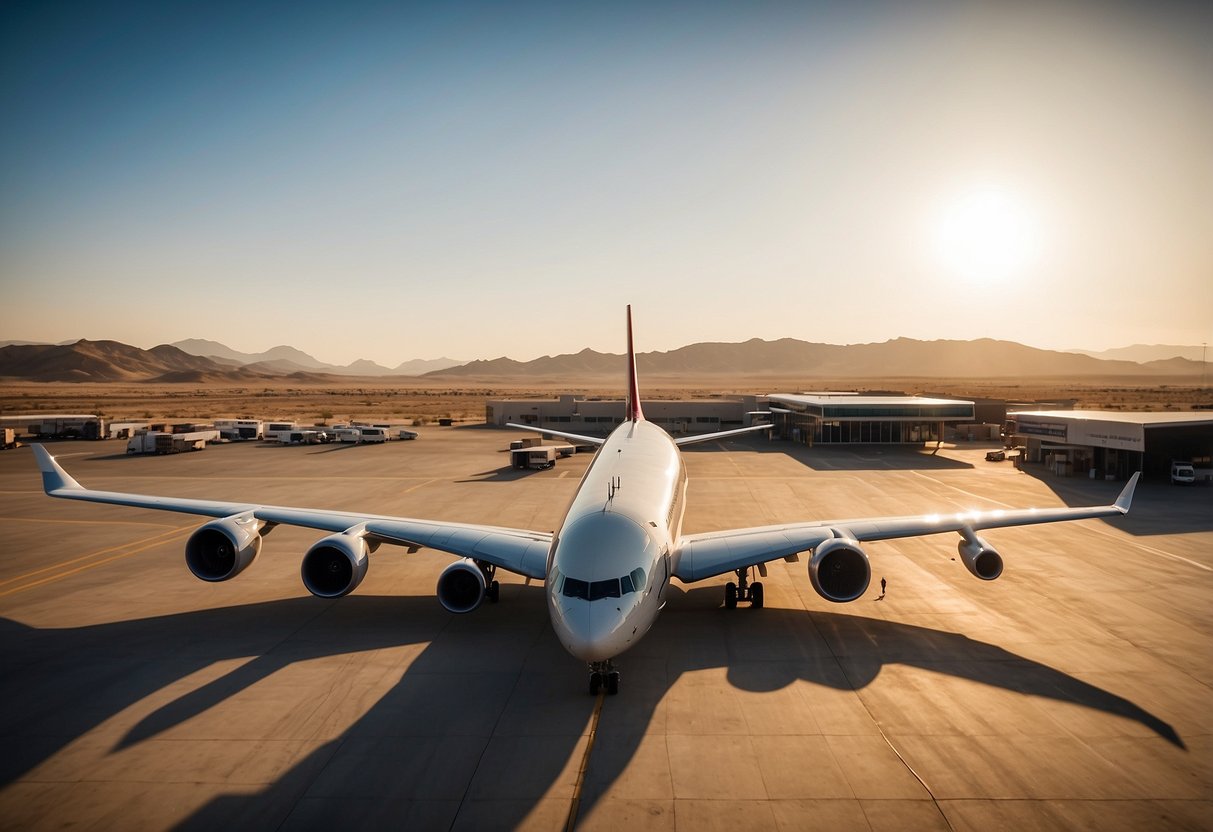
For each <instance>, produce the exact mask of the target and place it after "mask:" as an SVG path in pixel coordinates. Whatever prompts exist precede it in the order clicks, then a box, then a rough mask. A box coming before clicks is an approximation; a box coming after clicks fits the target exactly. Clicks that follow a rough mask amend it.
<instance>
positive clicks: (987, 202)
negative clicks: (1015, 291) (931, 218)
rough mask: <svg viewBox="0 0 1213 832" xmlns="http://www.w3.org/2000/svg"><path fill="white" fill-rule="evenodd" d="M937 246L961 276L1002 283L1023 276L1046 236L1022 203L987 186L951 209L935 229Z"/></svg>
mask: <svg viewBox="0 0 1213 832" xmlns="http://www.w3.org/2000/svg"><path fill="white" fill-rule="evenodd" d="M935 246H936V249H937V251H938V254H939V256H940V259H941V260H942V261H943V263H944V265H945V266H947V268H948V270H949V271H951V272H953V273H955V274H956V275H957V276H958V277H961V278H963V279H965V280H968V281H974V282H982V283H984V282H993V281H997V282H1001V281H1006V280H1009V279H1011V278H1014V277H1016V276H1019V275H1021V274H1022V273H1023V272H1024V271H1025V270H1026V269H1027V267H1028V266H1030V265H1031V264H1032V263H1033V261H1034V260H1035V259H1036V257H1037V255H1038V254H1039V248H1040V235H1039V231H1038V227H1037V223H1036V222H1035V218H1034V217H1033V215H1032V212H1031V211H1030V209H1029V208H1028V206H1027V204H1026V203H1025V202H1024V201H1023V200H1022V199H1021V198H1019V197H1017V196H1016V195H1015V194H1013V193H1012V192H1010V191H1008V190H1005V189H1001V188H993V187H984V188H978V189H974V190H970V191H968V192H966V193H963V194H961V195H960V196H958V197H957V198H955V199H954V200H952V201H951V202H950V203H949V204H948V205H947V206H946V207H945V209H944V210H943V212H942V214H941V216H940V218H939V220H938V222H937V224H936V227H935Z"/></svg>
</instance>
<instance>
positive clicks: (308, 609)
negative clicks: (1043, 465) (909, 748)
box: [0, 584, 1184, 829]
mask: <svg viewBox="0 0 1213 832" xmlns="http://www.w3.org/2000/svg"><path fill="white" fill-rule="evenodd" d="M716 596H717V588H715V587H712V588H706V589H704V590H693V591H690V592H683V591H681V590H679V589H677V588H676V587H671V590H670V598H669V609H668V610H667V611H666V613H665V614H664V615H663V617H662V619H661V620H660V621H659V622H658V625H657V627H655V628H654V630H653V632H652V633H650V635H649V637H648V638H647V639H646V640H645V641H644V642H642V643H641V645H639V646H638V647H637V648H634V650H633V651H632V652H629V653H628V654H626V655H625V656H624V657H623V659H621V662H620V666H621V668H622V669H623V673H624V686H623V691H622V692H621V694H620V695H619V696H617V697H608V698H607V699H606V700H605V702H604V707H603V708H602V712H601V719H600V725H599V730H598V735H599V738H600V741H599V744H598V745H597V746H595V749H594V752H593V754H592V756H591V759H590V763H589V768H588V769H587V770H586V774H585V777H586V779H585V790H584V793H583V795H582V799H581V805H580V810H579V811H580V815H581V816H582V817H584V816H585V815H586V814H588V813H589V812H590V811H591V810H592V809H593V807H594V805H595V803H596V802H597V801H598V800H600V799H601V798H602V796H603V795H604V794H605V793H606V792H607V790H608V789H609V788H610V786H611V784H613V783H614V782H615V781H616V780H618V779H619V778H620V776H621V775H622V774H623V773H624V772H625V770H626V769H627V768H628V766H629V764H630V763H631V761H632V760H633V758H634V757H635V755H636V753H637V750H638V748H639V747H640V745H641V742H642V740H643V738H644V736H645V733H646V731H647V730H648V728H649V726H650V722H651V720H652V719H653V717H654V714H657V713H659V709H660V708H661V707H662V703H663V700H664V699H665V698H666V696H667V694H668V693H669V691H670V689H671V687H672V686H673V685H674V683H675V682H677V681H678V679H679V678H680V677H681V676H682V675H684V674H686V673H691V672H695V671H700V670H710V669H714V668H715V669H719V668H723V669H724V670H725V673H726V678H727V680H728V682H729V684H731V685H732V686H733V687H735V688H737V689H739V690H744V691H774V690H778V689H781V688H784V687H787V686H788V685H790V684H792V683H794V682H797V681H806V682H810V683H813V684H816V685H821V686H825V687H829V688H833V689H836V690H844V691H856V690H860V689H862V688H864V687H866V686H867V685H869V684H871V683H872V681H873V680H874V679H875V678H877V676H878V675H879V674H880V672H881V670H882V668H884V667H885V666H886V665H890V664H902V665H910V666H916V667H921V668H927V669H929V670H931V671H933V672H937V673H945V674H950V675H953V676H956V677H959V678H963V679H967V680H970V681H974V682H978V683H981V684H984V685H987V686H990V687H994V688H1002V689H1005V690H1009V691H1013V692H1017V693H1023V694H1028V695H1031V696H1035V697H1042V698H1046V699H1052V700H1055V701H1059V702H1066V703H1072V704H1076V705H1080V706H1082V707H1085V708H1089V709H1092V710H1096V711H1100V712H1103V713H1105V714H1109V715H1112V716H1117V717H1120V718H1123V719H1127V720H1131V721H1135V722H1137V723H1139V724H1141V725H1144V726H1146V727H1147V728H1149V729H1150V730H1151V731H1153V732H1154V733H1156V734H1157V735H1158V736H1160V737H1162V738H1164V739H1166V740H1167V742H1169V743H1171V744H1172V745H1174V746H1176V747H1178V748H1181V749H1182V748H1184V744H1183V741H1182V740H1181V739H1180V737H1179V736H1178V734H1176V732H1175V731H1174V729H1173V728H1172V727H1171V726H1170V725H1168V724H1167V723H1166V722H1164V721H1162V720H1161V719H1159V718H1158V717H1156V716H1154V715H1153V714H1151V713H1149V712H1147V711H1145V710H1143V709H1142V708H1140V707H1138V706H1137V705H1135V704H1134V703H1132V702H1130V701H1128V700H1126V699H1124V698H1122V697H1120V696H1117V695H1116V694H1113V693H1111V692H1109V691H1106V690H1103V689H1101V688H1098V687H1096V686H1094V685H1090V684H1087V683H1085V682H1082V681H1080V680H1079V679H1076V678H1074V677H1072V676H1069V675H1068V674H1065V673H1062V672H1060V671H1057V670H1055V669H1053V668H1050V667H1048V666H1046V665H1043V664H1040V663H1038V662H1035V661H1032V660H1029V659H1026V658H1023V657H1021V656H1017V655H1015V654H1014V653H1011V652H1009V651H1007V650H1004V649H1002V648H1000V647H997V646H995V645H992V644H988V643H985V642H981V641H976V640H974V639H971V638H969V637H967V636H964V635H960V634H956V633H949V632H944V631H941V630H934V629H930V628H927V627H919V626H912V625H907V624H900V623H896V622H891V621H886V620H883V619H874V618H867V617H863V616H858V615H849V614H840V613H828V612H807V611H804V610H795V609H775V608H768V609H766V610H764V611H762V612H761V613H759V614H748V611H746V612H740V611H731V612H730V611H724V610H722V609H720V608H719V598H718V597H716ZM663 625H666V626H665V627H664V628H663ZM713 631H714V632H716V633H718V634H720V633H722V634H723V635H721V636H720V637H719V638H723V639H724V641H725V642H729V641H730V640H732V641H734V642H737V643H744V644H754V645H761V644H766V645H768V655H764V656H761V657H758V658H761V659H764V660H754V657H753V656H752V655H751V654H750V653H749V652H748V651H733V650H730V649H724V650H717V649H712V647H711V646H710V644H709V645H705V639H704V638H703V634H704V633H707V632H713ZM789 637H791V638H792V639H793V641H794V642H795V643H801V644H803V643H813V644H816V645H818V647H817V648H815V650H816V652H814V651H810V652H809V653H808V654H806V653H804V652H803V651H799V650H797V649H795V647H791V648H789V646H788V639H789ZM718 640H719V639H706V641H707V642H713V641H718ZM405 645H416V646H417V650H416V653H415V656H414V657H413V658H412V660H411V662H409V663H408V664H407V667H401V668H400V670H401V671H402V672H400V675H399V680H398V681H397V682H395V683H394V684H392V685H391V686H390V687H389V688H388V690H387V692H386V693H384V694H383V695H382V696H381V697H380V698H378V699H377V701H374V702H372V703H369V705H368V706H367V707H366V708H365V709H363V708H361V707H360V708H358V709H356V712H355V713H352V714H351V717H352V721H351V722H350V723H349V724H348V727H346V728H345V729H343V730H340V731H338V732H335V734H334V735H333V736H331V738H330V739H328V740H327V741H324V742H322V743H320V744H318V745H317V746H315V747H314V748H313V749H312V750H311V751H310V752H308V753H306V754H304V755H302V756H301V757H300V758H299V759H297V760H295V761H294V762H293V764H292V765H290V766H289V767H287V768H285V770H284V772H283V773H282V774H281V775H280V776H278V777H277V778H276V779H274V780H273V782H272V783H270V784H269V785H268V786H266V787H264V788H263V789H262V790H261V791H258V792H256V793H249V790H248V788H247V787H241V788H239V789H236V788H235V787H233V793H231V794H225V795H222V796H220V797H217V798H214V799H213V800H211V801H210V802H209V803H207V804H206V805H204V806H203V807H202V808H201V809H200V810H199V811H197V812H196V813H194V814H193V815H192V816H191V817H190V818H189V819H188V820H187V821H186V822H185V823H184V824H183V826H182V828H188V829H216V828H225V827H239V828H250V827H256V828H265V827H273V828H277V827H279V826H282V825H285V826H286V827H288V828H289V827H303V828H317V827H322V826H341V827H342V828H354V827H359V826H371V827H383V826H391V827H392V828H405V827H409V826H418V827H425V828H430V827H433V826H441V827H443V828H448V827H450V826H451V825H452V824H453V823H455V822H456V821H458V822H459V823H460V824H462V825H464V826H470V827H473V828H477V827H480V828H484V827H492V828H515V827H518V826H520V825H522V824H523V823H524V822H525V821H526V819H527V818H528V817H529V816H530V815H531V814H532V813H533V812H535V811H536V810H537V808H538V807H539V806H540V804H541V803H542V802H543V801H545V799H548V798H550V797H551V796H552V795H553V794H556V795H560V794H564V793H565V792H566V791H571V785H570V781H571V777H572V776H574V775H575V773H576V770H577V766H578V765H579V763H580V760H581V755H582V753H583V749H584V743H585V739H586V731H587V730H588V725H589V721H590V718H591V714H592V712H593V710H594V707H595V704H596V700H595V699H594V698H592V697H590V696H588V695H587V694H586V692H585V681H586V679H585V669H584V667H583V666H582V665H581V663H579V662H578V661H576V660H575V659H573V658H571V657H570V656H568V655H567V654H566V653H564V651H563V650H562V649H561V648H560V647H559V645H558V644H557V643H556V641H555V639H554V638H553V636H552V633H551V630H550V627H549V625H548V623H547V612H546V605H545V603H544V600H543V593H542V589H541V588H540V587H524V586H519V585H516V584H512V585H508V586H505V587H503V588H502V601H501V603H500V604H498V605H493V606H488V607H485V608H483V609H481V610H479V611H478V612H477V613H476V614H474V615H470V616H451V615H449V614H447V613H445V612H444V611H443V610H442V609H441V608H440V607H439V606H438V604H437V603H436V602H435V601H434V599H433V598H430V597H413V596H409V597H387V596H351V597H348V598H344V599H341V600H339V601H322V600H318V599H313V598H294V599H289V600H278V601H269V602H265V603H258V604H249V605H243V606H235V607H226V608H218V609H210V610H200V611H193V612H184V613H179V614H174V615H167V616H158V617H153V618H145V619H137V620H131V621H122V622H115V623H107V624H99V625H94V626H86V627H79V628H68V629H36V628H31V627H26V626H24V625H21V624H19V623H16V622H13V621H10V620H7V619H0V665H2V666H3V667H4V668H5V670H6V672H5V674H4V676H3V679H2V680H0V703H2V704H3V705H4V708H3V716H2V717H0V726H2V727H0V730H2V734H3V737H4V746H5V754H3V755H2V756H0V786H6V785H8V784H11V783H13V782H14V781H16V780H18V779H19V778H21V777H23V776H24V775H26V774H27V773H29V772H30V771H32V770H33V769H35V768H36V767H38V766H39V765H41V764H42V763H44V762H46V761H47V760H49V759H50V758H52V757H54V756H55V755H57V754H59V752H61V751H62V750H63V749H64V748H65V747H66V746H68V745H69V744H72V743H73V742H75V741H76V740H78V739H80V738H82V737H84V736H85V735H88V734H91V733H93V732H94V731H96V730H97V729H98V728H99V727H100V726H102V725H103V724H106V723H108V724H109V725H111V726H112V725H114V724H115V723H113V722H111V721H112V720H114V719H115V718H117V717H121V716H123V715H124V714H126V715H128V716H130V715H131V714H130V711H131V709H132V708H135V707H136V706H139V707H146V706H147V705H148V703H154V702H157V701H162V702H163V704H159V705H158V706H156V707H154V708H153V709H152V710H150V712H148V713H146V714H145V715H144V716H142V717H141V718H140V719H138V720H137V721H136V722H134V724H133V725H130V726H129V727H128V728H126V729H125V731H124V732H121V733H120V736H119V737H118V739H117V741H116V742H115V743H114V744H113V745H112V746H111V747H110V748H109V750H108V752H107V753H108V754H110V755H113V754H119V753H121V752H124V751H127V750H130V749H138V748H140V746H142V745H143V744H145V743H148V742H151V741H154V740H158V739H160V740H163V739H174V738H177V739H182V740H184V741H186V742H188V741H189V740H190V738H191V737H194V738H197V737H198V736H199V734H198V732H199V729H198V728H197V727H196V726H198V725H199V724H200V723H206V722H207V720H208V719H209V720H210V723H209V724H211V725H214V726H216V727H215V728H214V730H221V731H224V732H227V733H225V734H223V736H231V735H232V734H231V732H233V731H235V732H237V734H236V735H237V736H241V737H242V738H244V739H249V740H257V739H264V740H267V741H272V740H281V739H282V737H281V736H279V734H280V733H282V731H283V730H284V729H283V728H282V725H284V724H291V725H294V727H295V731H296V733H295V734H294V735H293V736H297V735H299V733H300V732H302V734H303V735H307V736H311V735H317V736H325V735H324V734H323V733H319V732H318V729H316V727H315V726H313V725H311V723H310V722H308V720H309V719H310V720H313V721H315V720H316V719H319V717H318V716H317V714H318V713H320V712H321V711H322V710H323V706H326V705H328V704H329V699H330V698H335V699H336V700H337V701H339V702H340V701H344V699H343V697H342V696H340V695H338V696H333V694H334V691H332V690H330V689H329V688H327V687H326V688H324V694H325V696H324V697H322V698H323V701H321V702H315V701H312V699H311V697H309V696H307V695H305V693H306V691H305V692H301V693H299V699H300V704H299V705H298V713H296V712H295V710H293V709H292V707H291V703H290V702H289V701H288V702H280V701H279V699H278V698H279V697H282V696H284V694H283V691H282V689H283V688H284V687H287V686H286V685H284V684H282V683H281V681H279V683H278V684H277V685H276V686H274V687H271V688H264V689H263V690H272V691H274V698H272V700H271V701H257V696H258V691H257V687H258V685H259V684H260V683H262V682H264V681H265V680H268V679H270V677H273V676H276V675H277V674H287V673H299V672H300V668H308V667H314V665H309V664H308V663H309V662H314V661H316V660H321V659H325V658H329V659H331V658H332V657H340V656H343V655H353V654H366V653H368V652H370V651H376V650H383V651H388V652H390V649H391V648H400V647H401V646H405ZM772 651H775V655H777V656H780V657H781V658H780V659H779V660H770V659H771V658H772V656H771V655H769V654H770V653H771V652H772ZM785 654H786V655H785ZM250 657H251V658H250ZM223 662H227V663H232V664H234V665H235V666H234V667H232V668H231V669H230V670H228V671H227V672H224V673H221V674H220V675H218V676H216V677H215V678H212V679H210V680H209V681H206V682H205V683H202V684H200V685H197V686H193V687H191V684H190V682H189V680H190V678H191V677H194V676H195V674H200V673H207V672H210V673H213V672H214V670H213V668H214V667H215V665H216V664H217V663H223ZM354 667H355V665H350V668H351V670H352V669H353V668H354ZM385 672H391V671H390V668H387V669H385ZM337 676H338V677H340V676H341V674H337ZM326 684H327V683H326ZM336 693H338V694H344V695H345V696H348V697H350V698H354V699H355V700H356V699H357V696H358V687H357V685H356V683H355V682H350V683H348V685H347V687H344V688H342V689H341V690H339V691H336ZM288 698H289V697H288ZM165 699H167V700H168V701H163V700H165ZM241 700H244V701H241ZM221 705H223V706H225V707H224V709H223V711H222V720H220V717H219V716H217V715H216V714H213V713H212V711H213V709H215V708H217V707H219V706H221ZM299 714H305V715H306V718H303V717H300V716H299ZM708 718H711V716H710V715H708ZM297 719H303V721H304V724H303V726H302V727H300V726H299V725H297V724H295V722H292V720H297ZM229 721H232V722H234V723H235V724H229ZM259 732H260V733H259ZM111 733H113V730H112V728H111ZM104 735H105V734H104V733H102V736H104ZM203 738H204V739H206V738H209V737H208V736H206V735H203ZM214 738H215V739H220V738H221V737H214ZM169 745H173V743H169ZM161 748H163V746H161ZM102 751H104V749H102ZM146 753H147V754H149V755H155V754H157V753H162V752H159V751H157V750H156V749H155V747H153V746H149V747H148V748H147V752H146ZM163 753H174V752H163ZM255 753H256V752H255ZM570 772H572V774H570ZM566 787H567V788H566ZM486 813H488V814H486Z"/></svg>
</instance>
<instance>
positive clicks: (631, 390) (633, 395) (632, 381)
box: [628, 303, 644, 422]
mask: <svg viewBox="0 0 1213 832" xmlns="http://www.w3.org/2000/svg"><path fill="white" fill-rule="evenodd" d="M642 419H644V413H643V412H642V411H641V409H640V385H639V383H638V382H637V380H636V350H635V349H633V347H632V304H630V303H629V304H628V421H629V422H639V421H641V420H642Z"/></svg>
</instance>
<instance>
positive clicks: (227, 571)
mask: <svg viewBox="0 0 1213 832" xmlns="http://www.w3.org/2000/svg"><path fill="white" fill-rule="evenodd" d="M264 525H265V524H264V523H263V522H261V521H260V520H257V519H255V518H253V517H252V516H251V515H247V514H236V515H233V516H231V517H224V518H223V519H221V520H212V521H211V522H209V523H207V524H206V525H205V526H202V527H201V528H199V529H198V531H196V532H194V533H193V534H192V535H190V539H189V540H187V541H186V542H185V565H186V566H188V567H189V568H190V571H191V572H193V573H194V577H196V578H199V579H201V580H204V581H226V580H228V579H230V578H234V577H236V576H237V575H239V574H240V573H241V572H243V571H244V570H245V569H247V568H248V567H249V566H250V565H251V564H252V562H253V561H254V560H256V559H257V555H258V553H259V552H260V551H261V528H262V526H264Z"/></svg>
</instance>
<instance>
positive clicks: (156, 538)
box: [0, 526, 193, 598]
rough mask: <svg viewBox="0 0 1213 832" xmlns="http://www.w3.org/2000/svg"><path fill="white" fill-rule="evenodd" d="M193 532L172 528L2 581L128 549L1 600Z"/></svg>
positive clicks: (24, 587)
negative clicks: (131, 542) (132, 542)
mask: <svg viewBox="0 0 1213 832" xmlns="http://www.w3.org/2000/svg"><path fill="white" fill-rule="evenodd" d="M192 530H193V527H192V526H190V527H184V528H181V527H177V528H172V529H169V530H168V531H167V532H162V533H160V534H157V535H153V536H151V537H149V538H146V539H144V540H143V541H141V542H137V543H134V544H121V545H118V546H110V547H108V548H106V549H100V550H98V551H96V552H90V553H89V554H87V555H81V556H80V557H78V558H72V559H71V560H68V561H63V562H62V563H56V564H52V565H51V566H46V567H43V568H42V569H35V570H34V571H33V572H27V573H25V574H24V575H18V576H17V577H15V578H8V579H7V580H4V581H0V586H4V585H5V584H11V583H15V582H17V581H24V580H26V579H27V578H32V577H34V576H35V575H41V574H43V573H45V572H54V571H55V570H58V569H62V568H63V567H65V566H70V565H71V564H73V563H81V562H82V561H88V560H91V559H92V558H99V557H102V556H103V555H108V554H110V553H111V552H116V551H119V550H121V549H126V551H121V552H119V553H118V554H116V555H110V557H107V558H102V559H101V560H94V561H93V562H92V563H83V565H81V566H77V567H76V568H75V569H69V570H67V571H65V572H59V573H58V574H53V575H48V576H47V577H45V578H40V579H39V580H36V581H32V582H30V583H27V584H24V585H22V586H15V587H12V588H11V589H6V590H4V591H3V592H0V598H2V597H4V596H5V595H12V594H14V593H17V592H24V591H25V590H27V589H33V588H34V587H36V586H42V585H43V584H48V583H51V582H53V581H58V580H61V579H63V578H67V577H70V576H71V575H75V574H77V573H79V572H84V571H86V570H88V569H93V568H95V567H98V566H103V565H105V564H107V563H110V562H112V561H115V560H121V559H122V558H128V557H130V556H131V555H137V554H139V553H140V552H143V551H146V550H147V549H152V548H154V547H156V546H160V545H162V544H164V543H168V542H170V541H172V540H173V539H174V538H176V537H180V536H181V535H183V534H185V533H186V532H188V531H192ZM128 546H131V547H133V548H128Z"/></svg>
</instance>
